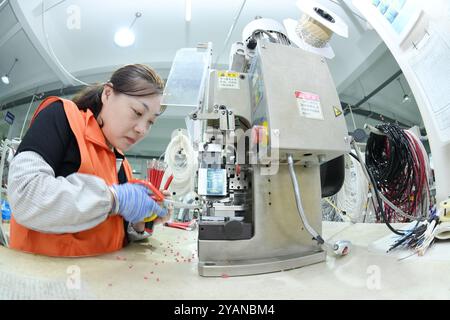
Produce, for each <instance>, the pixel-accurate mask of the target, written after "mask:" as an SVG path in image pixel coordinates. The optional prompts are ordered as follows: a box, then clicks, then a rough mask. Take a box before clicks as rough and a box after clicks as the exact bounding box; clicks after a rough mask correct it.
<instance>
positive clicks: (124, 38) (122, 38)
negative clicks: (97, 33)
mask: <svg viewBox="0 0 450 320" xmlns="http://www.w3.org/2000/svg"><path fill="white" fill-rule="evenodd" d="M134 40H135V36H134V32H133V31H131V30H130V29H129V28H121V29H119V30H118V31H117V32H116V34H115V35H114V42H115V43H116V44H117V45H118V46H119V47H129V46H131V45H132V44H133V43H134Z"/></svg>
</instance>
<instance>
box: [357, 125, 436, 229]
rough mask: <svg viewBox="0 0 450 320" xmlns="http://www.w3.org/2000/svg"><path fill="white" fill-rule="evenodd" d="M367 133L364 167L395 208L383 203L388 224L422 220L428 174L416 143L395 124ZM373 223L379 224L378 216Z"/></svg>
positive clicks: (427, 199)
mask: <svg viewBox="0 0 450 320" xmlns="http://www.w3.org/2000/svg"><path fill="white" fill-rule="evenodd" d="M376 128H377V129H378V133H376V134H375V133H371V134H370V136H369V139H368V141H367V146H366V165H367V168H368V170H369V172H370V173H371V175H372V176H373V177H374V180H375V187H376V188H377V189H378V190H379V191H380V192H381V194H382V195H383V196H384V197H385V198H386V199H387V200H388V201H389V202H390V204H393V205H394V206H395V207H397V208H398V209H400V210H401V211H402V212H403V213H406V215H399V214H398V212H399V211H400V210H394V209H393V208H392V205H388V204H387V203H386V201H384V206H383V207H384V213H385V217H386V219H387V221H388V222H408V221H412V220H414V219H415V218H421V217H422V218H426V217H427V216H428V213H429V210H430V208H431V203H430V188H429V183H430V179H431V174H430V172H431V170H430V166H429V160H428V155H427V153H426V151H425V148H424V147H423V145H422V143H421V141H420V139H419V138H418V137H416V136H415V135H414V134H413V133H412V132H410V131H407V130H403V129H401V128H400V127H399V126H398V125H397V124H388V123H385V124H381V125H378V126H377V127H376ZM377 220H378V221H380V220H381V216H380V212H378V213H377Z"/></svg>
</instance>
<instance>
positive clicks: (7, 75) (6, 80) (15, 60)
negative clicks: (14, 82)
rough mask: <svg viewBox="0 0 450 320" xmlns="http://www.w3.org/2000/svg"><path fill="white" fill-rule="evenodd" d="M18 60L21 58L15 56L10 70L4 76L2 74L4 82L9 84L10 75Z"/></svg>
mask: <svg viewBox="0 0 450 320" xmlns="http://www.w3.org/2000/svg"><path fill="white" fill-rule="evenodd" d="M17 61H19V59H17V58H15V59H14V62H13V64H12V66H11V68H10V69H9V71H8V72H7V73H6V74H5V75H4V76H2V82H3V83H4V84H9V76H10V75H11V71H12V69H13V68H14V66H15V65H16V63H17Z"/></svg>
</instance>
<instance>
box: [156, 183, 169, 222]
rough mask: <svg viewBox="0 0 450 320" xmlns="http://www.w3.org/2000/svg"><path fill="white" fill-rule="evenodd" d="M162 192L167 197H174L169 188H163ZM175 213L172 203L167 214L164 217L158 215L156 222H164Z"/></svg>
mask: <svg viewBox="0 0 450 320" xmlns="http://www.w3.org/2000/svg"><path fill="white" fill-rule="evenodd" d="M162 194H163V195H164V198H165V199H172V193H171V192H170V191H169V190H163V191H162ZM172 213H173V206H172V205H171V204H170V205H168V206H167V214H166V215H165V216H164V217H158V218H156V219H155V220H154V222H155V224H160V223H164V222H167V221H169V220H170V218H171V217H172Z"/></svg>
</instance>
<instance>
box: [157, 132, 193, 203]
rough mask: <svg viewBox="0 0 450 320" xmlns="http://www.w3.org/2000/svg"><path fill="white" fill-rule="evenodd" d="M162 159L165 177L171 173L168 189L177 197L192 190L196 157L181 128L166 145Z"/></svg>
mask: <svg viewBox="0 0 450 320" xmlns="http://www.w3.org/2000/svg"><path fill="white" fill-rule="evenodd" d="M164 161H165V162H166V163H167V170H166V178H167V177H169V176H170V174H173V180H172V183H171V185H170V187H169V190H170V191H172V192H176V195H177V196H179V197H181V196H183V195H185V194H187V193H189V192H191V191H193V190H194V181H195V171H196V170H197V158H196V155H195V152H194V149H193V147H192V144H191V141H190V140H189V138H188V137H187V135H185V134H184V133H183V132H182V130H181V129H179V130H178V131H177V133H176V134H175V135H174V136H173V137H172V140H171V141H170V143H169V145H168V146H167V148H166V152H165V157H164Z"/></svg>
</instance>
